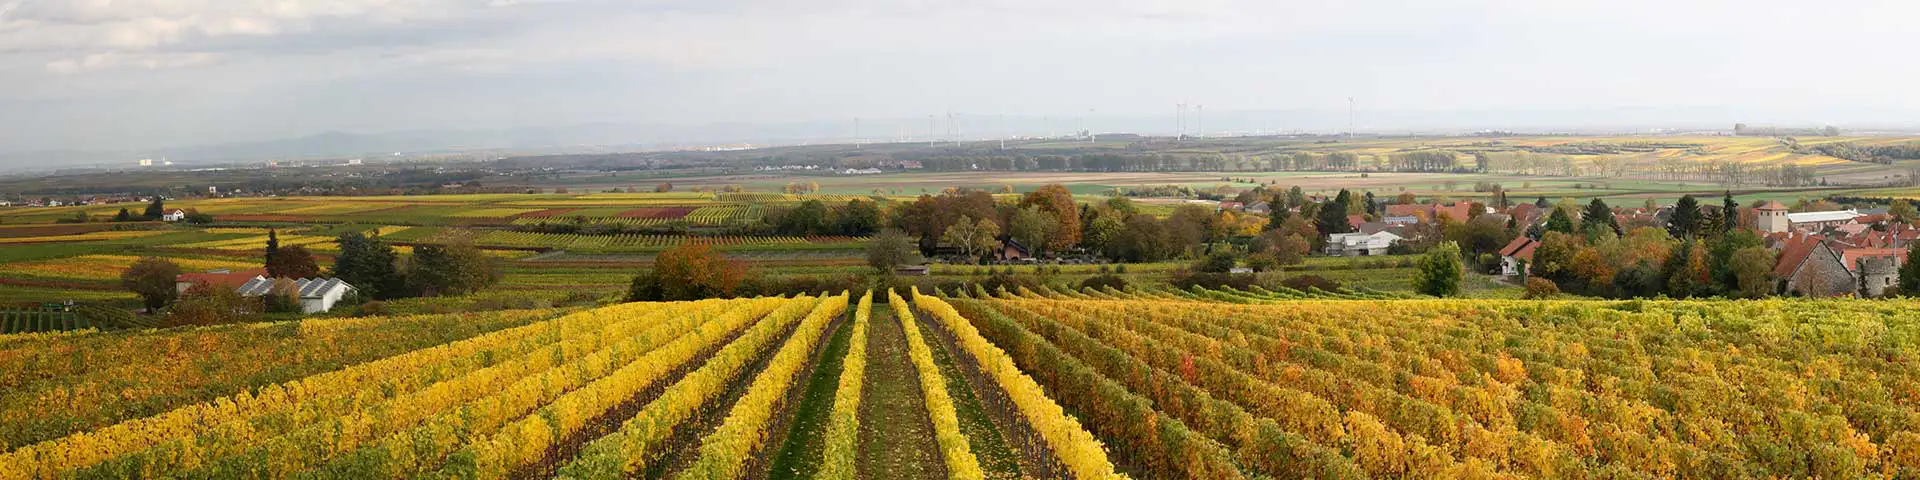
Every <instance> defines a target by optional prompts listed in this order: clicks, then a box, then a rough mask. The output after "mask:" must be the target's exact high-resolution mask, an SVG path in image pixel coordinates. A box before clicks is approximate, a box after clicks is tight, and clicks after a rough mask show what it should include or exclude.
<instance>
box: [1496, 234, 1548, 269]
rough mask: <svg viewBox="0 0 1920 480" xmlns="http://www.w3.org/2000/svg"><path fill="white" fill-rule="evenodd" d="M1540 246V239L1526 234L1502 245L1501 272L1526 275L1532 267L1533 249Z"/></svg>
mask: <svg viewBox="0 0 1920 480" xmlns="http://www.w3.org/2000/svg"><path fill="white" fill-rule="evenodd" d="M1539 247H1540V241H1539V240H1534V239H1533V238H1531V237H1528V236H1526V235H1521V236H1519V237H1515V238H1514V239H1513V241H1511V242H1507V246H1505V247H1500V274H1501V275H1505V276H1509V277H1512V276H1519V275H1526V274H1527V272H1528V271H1529V270H1531V269H1532V266H1531V263H1533V250H1534V249H1535V248H1539Z"/></svg>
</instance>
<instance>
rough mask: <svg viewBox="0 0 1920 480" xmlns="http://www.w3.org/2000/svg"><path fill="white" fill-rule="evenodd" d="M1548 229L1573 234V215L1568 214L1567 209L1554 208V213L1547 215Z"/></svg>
mask: <svg viewBox="0 0 1920 480" xmlns="http://www.w3.org/2000/svg"><path fill="white" fill-rule="evenodd" d="M1547 231H1548V232H1559V233H1565V234H1569V235H1571V234H1573V217H1572V216H1571V215H1568V214H1567V211H1566V209H1562V208H1555V209H1553V213H1551V214H1548V215H1547Z"/></svg>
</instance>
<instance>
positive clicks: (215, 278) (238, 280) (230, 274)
mask: <svg viewBox="0 0 1920 480" xmlns="http://www.w3.org/2000/svg"><path fill="white" fill-rule="evenodd" d="M266 274H267V269H265V268H254V269H247V270H212V271H207V272H194V273H182V274H180V276H177V277H173V281H174V282H175V283H192V284H207V285H212V286H216V287H238V286H240V285H243V284H246V283H247V281H249V280H253V278H254V277H258V276H262V275H266Z"/></svg>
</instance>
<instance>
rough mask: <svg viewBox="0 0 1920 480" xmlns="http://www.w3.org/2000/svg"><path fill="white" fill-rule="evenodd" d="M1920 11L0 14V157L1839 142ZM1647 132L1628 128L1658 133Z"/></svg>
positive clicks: (1916, 37) (1904, 71)
mask: <svg viewBox="0 0 1920 480" xmlns="http://www.w3.org/2000/svg"><path fill="white" fill-rule="evenodd" d="M1917 16H1920V2H1911V1H1855V0H1829V1H1821V2H1807V1H1804V0H1791V1H1781V0H1740V1H1719V0H1713V1H1686V0H1608V1H1585V0H1565V1H1562V0H1556V1H1526V0H1503V1H1494V0H1461V1H1455V0H1385V1H1326V0H1314V1H1291V0H1264V1H1232V0H1177V1H1145V0H1042V1H1034V0H987V1H893V0H889V1H853V0H698V1H652V0H576V1H567V0H326V1H315V0H0V152H6V151H27V150H40V149H67V150H105V149H137V148H158V147H169V146H185V145H197V144H208V143H221V142H237V141H254V140H269V139H276V138H287V137H294V136H301V135H309V134H314V133H319V132H328V131H344V132H360V133H377V132H394V131H407V130H421V129H514V128H529V127H546V126H562V125H575V124H586V123H598V122H613V123H630V124H636V125H680V126H688V125H703V124H719V123H731V124H743V123H744V124H755V123H777V122H799V121H819V120H823V119H850V118H854V117H864V118H870V119H887V118H896V119H911V118H924V117H925V116H926V115H928V114H934V113H944V112H965V114H968V115H1016V116H1026V117H1034V116H1053V117H1064V116H1077V115H1095V116H1099V115H1114V116H1120V115H1125V116H1153V115H1161V116H1165V117H1168V120H1167V121H1166V122H1165V125H1167V127H1166V129H1167V130H1172V129H1173V125H1174V123H1173V120H1172V119H1171V118H1172V117H1173V116H1174V112H1175V110H1176V107H1175V104H1176V103H1187V104H1195V105H1204V106H1205V107H1204V108H1205V109H1206V111H1208V112H1210V114H1211V112H1232V111H1264V110H1315V111H1344V110H1345V109H1346V107H1347V105H1348V104H1347V99H1348V98H1349V97H1351V98H1354V99H1355V100H1354V103H1355V105H1356V107H1355V108H1356V109H1357V110H1358V111H1360V112H1362V113H1360V114H1358V115H1359V116H1361V117H1362V119H1361V120H1358V122H1359V123H1360V124H1361V125H1362V128H1363V129H1364V128H1365V127H1367V126H1368V125H1369V124H1370V122H1374V123H1382V122H1386V120H1380V119H1384V118H1406V117H1407V115H1416V116H1418V117H1419V118H1424V119H1433V118H1447V117H1448V116H1450V115H1457V116H1458V117H1459V118H1487V117H1489V116H1492V117H1499V116H1501V115H1504V113H1500V112H1552V113H1541V114H1535V115H1525V116H1521V117H1524V118H1526V119H1528V120H1526V121H1528V122H1551V123H1560V124H1565V125H1578V124H1581V122H1583V118H1584V116H1586V115H1592V117H1591V118H1618V115H1617V112H1619V111H1629V112H1633V111H1639V112H1660V111H1663V110H1661V109H1668V108H1696V109H1706V110H1705V111H1710V112H1718V113H1714V114H1709V115H1699V117H1701V118H1687V119H1684V120H1687V121H1702V122H1720V121H1723V120H1724V121H1733V120H1743V121H1747V120H1751V121H1754V122H1755V123H1780V124H1794V125H1799V124H1807V125H1819V124H1836V125H1840V126H1843V127H1845V126H1849V125H1856V124H1867V123H1886V122H1900V121H1904V119H1907V118H1920V115H1915V114H1916V113H1920V95H1916V89H1920V82H1915V79H1916V78H1920V62H1913V61H1911V60H1910V59H1909V58H1908V57H1910V56H1911V55H1913V52H1912V51H1911V49H1912V47H1913V46H1914V45H1917V44H1920V28H1916V27H1913V26H1911V25H1912V24H1913V23H1912V19H1913V18H1916V17H1917ZM1389 112H1392V113H1395V114H1396V115H1397V116H1396V115H1389V114H1388V113H1389ZM1607 112H1614V114H1615V115H1614V116H1613V117H1609V116H1608V115H1609V113H1607ZM1369 113H1378V115H1373V116H1370V115H1369ZM1649 116H1651V117H1655V118H1652V119H1651V120H1649V119H1647V118H1642V117H1649ZM1227 117H1229V115H1225V114H1222V116H1221V118H1227ZM1642 117H1634V116H1632V115H1628V116H1627V117H1626V118H1631V119H1634V121H1658V120H1661V119H1659V118H1657V114H1648V115H1643V116H1642ZM1676 120H1682V119H1676ZM1428 121H1431V120H1428ZM1320 123H1327V122H1320ZM1376 126H1378V127H1386V126H1390V125H1385V124H1384V123H1382V124H1381V125H1376ZM1286 127H1288V128H1295V129H1305V130H1325V131H1338V130H1340V129H1342V128H1344V125H1338V124H1334V125H1326V124H1316V125H1287V126H1286Z"/></svg>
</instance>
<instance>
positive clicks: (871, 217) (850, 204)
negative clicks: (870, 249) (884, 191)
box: [833, 200, 881, 236]
mask: <svg viewBox="0 0 1920 480" xmlns="http://www.w3.org/2000/svg"><path fill="white" fill-rule="evenodd" d="M833 223H834V228H833V229H834V231H835V233H837V234H840V235H856V236H863V235H872V234H874V232H878V231H880V223H881V221H880V206H879V204H876V203H873V201H872V200H849V201H847V204H846V205H845V206H842V207H840V209H839V210H837V211H835V212H834V215H833Z"/></svg>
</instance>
